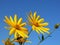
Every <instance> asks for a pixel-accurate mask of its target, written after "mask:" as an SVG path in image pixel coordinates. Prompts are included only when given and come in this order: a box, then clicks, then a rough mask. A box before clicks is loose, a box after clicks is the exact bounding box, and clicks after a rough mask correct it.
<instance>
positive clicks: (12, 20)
mask: <svg viewBox="0 0 60 45" xmlns="http://www.w3.org/2000/svg"><path fill="white" fill-rule="evenodd" d="M10 20H11V22H12V24H13V25H14V21H13V19H12V16H10Z"/></svg>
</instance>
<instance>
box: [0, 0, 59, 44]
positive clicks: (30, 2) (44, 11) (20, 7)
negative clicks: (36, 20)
mask: <svg viewBox="0 0 60 45" xmlns="http://www.w3.org/2000/svg"><path fill="white" fill-rule="evenodd" d="M30 11H32V12H33V13H34V11H36V12H37V15H40V16H41V18H44V19H45V21H46V22H49V25H48V27H49V28H50V32H51V31H52V30H54V25H55V24H56V23H60V0H0V45H4V44H3V43H2V40H5V39H6V38H7V37H8V33H9V31H8V30H6V29H5V28H4V26H6V24H5V23H4V21H3V20H4V16H8V17H9V16H10V15H11V16H12V17H13V16H14V14H17V15H18V17H22V18H23V21H26V17H25V16H26V14H27V13H29V12H30ZM30 28H31V27H28V29H29V30H30ZM37 35H38V34H37V33H36V32H34V31H33V32H32V33H31V34H30V37H31V38H29V40H31V41H32V44H29V43H26V44H25V45H37V43H38V42H39V40H38V39H37ZM51 36H52V37H49V38H47V39H46V40H45V41H44V42H42V43H41V44H40V45H60V28H59V29H57V30H56V31H55V32H54V33H53V34H52V35H51ZM16 44H17V43H16ZM17 45H18V44H17Z"/></svg>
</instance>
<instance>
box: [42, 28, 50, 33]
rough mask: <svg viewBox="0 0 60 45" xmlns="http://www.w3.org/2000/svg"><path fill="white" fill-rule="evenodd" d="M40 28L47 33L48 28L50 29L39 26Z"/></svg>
mask: <svg viewBox="0 0 60 45" xmlns="http://www.w3.org/2000/svg"><path fill="white" fill-rule="evenodd" d="M41 30H42V31H44V32H46V33H48V34H49V32H48V30H50V29H49V28H44V27H41Z"/></svg>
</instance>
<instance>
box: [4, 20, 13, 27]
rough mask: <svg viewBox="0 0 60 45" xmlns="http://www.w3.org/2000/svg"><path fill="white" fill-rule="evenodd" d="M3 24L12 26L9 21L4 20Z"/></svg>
mask: <svg viewBox="0 0 60 45" xmlns="http://www.w3.org/2000/svg"><path fill="white" fill-rule="evenodd" d="M4 22H5V23H7V24H8V25H9V26H14V25H13V24H12V23H11V22H10V21H8V20H4Z"/></svg>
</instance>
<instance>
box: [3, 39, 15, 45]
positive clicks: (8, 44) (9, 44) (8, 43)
mask: <svg viewBox="0 0 60 45" xmlns="http://www.w3.org/2000/svg"><path fill="white" fill-rule="evenodd" d="M2 42H3V43H4V44H5V45H14V44H13V43H12V42H11V41H10V39H9V38H7V39H6V41H4V40H3V41H2Z"/></svg>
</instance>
